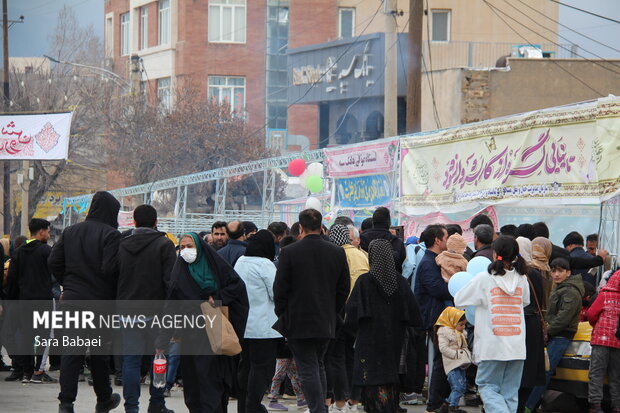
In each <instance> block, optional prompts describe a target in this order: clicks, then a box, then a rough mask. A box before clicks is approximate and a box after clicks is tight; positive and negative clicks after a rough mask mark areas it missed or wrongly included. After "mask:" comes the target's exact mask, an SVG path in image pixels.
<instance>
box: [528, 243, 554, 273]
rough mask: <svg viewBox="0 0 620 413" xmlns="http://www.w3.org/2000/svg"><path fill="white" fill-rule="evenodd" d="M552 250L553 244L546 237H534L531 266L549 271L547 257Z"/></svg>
mask: <svg viewBox="0 0 620 413" xmlns="http://www.w3.org/2000/svg"><path fill="white" fill-rule="evenodd" d="M552 252H553V244H551V241H549V240H548V239H547V238H544V237H536V238H534V241H532V267H534V268H536V269H538V270H540V271H547V272H549V271H551V268H549V259H550V258H551V253H552Z"/></svg>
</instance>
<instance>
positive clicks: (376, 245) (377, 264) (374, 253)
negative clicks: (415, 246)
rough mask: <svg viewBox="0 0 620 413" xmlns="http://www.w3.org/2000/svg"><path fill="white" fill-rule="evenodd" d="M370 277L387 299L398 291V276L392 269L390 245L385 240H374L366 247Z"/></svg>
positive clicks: (392, 260)
mask: <svg viewBox="0 0 620 413" xmlns="http://www.w3.org/2000/svg"><path fill="white" fill-rule="evenodd" d="M368 261H369V263H370V275H372V277H373V278H374V279H375V281H376V282H377V284H379V287H381V290H383V292H384V293H385V294H386V295H387V296H388V297H389V296H391V295H392V294H394V293H395V292H396V290H397V289H398V282H397V278H396V277H398V276H399V274H398V273H397V272H396V270H395V269H394V255H393V254H392V244H391V243H390V241H388V240H386V239H376V240H373V241H371V242H370V245H369V246H368Z"/></svg>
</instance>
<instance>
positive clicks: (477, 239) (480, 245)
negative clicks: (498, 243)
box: [472, 224, 495, 261]
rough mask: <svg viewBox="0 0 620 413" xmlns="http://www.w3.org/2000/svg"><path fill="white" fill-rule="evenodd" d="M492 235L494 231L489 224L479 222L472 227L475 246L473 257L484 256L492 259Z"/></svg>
mask: <svg viewBox="0 0 620 413" xmlns="http://www.w3.org/2000/svg"><path fill="white" fill-rule="evenodd" d="M494 235H495V232H494V231H493V227H492V226H490V225H487V224H480V225H478V226H477V227H476V228H474V247H475V248H476V252H475V253H474V257H486V258H488V259H489V260H491V261H493V249H492V248H491V244H492V243H493V236H494ZM472 258H473V257H472Z"/></svg>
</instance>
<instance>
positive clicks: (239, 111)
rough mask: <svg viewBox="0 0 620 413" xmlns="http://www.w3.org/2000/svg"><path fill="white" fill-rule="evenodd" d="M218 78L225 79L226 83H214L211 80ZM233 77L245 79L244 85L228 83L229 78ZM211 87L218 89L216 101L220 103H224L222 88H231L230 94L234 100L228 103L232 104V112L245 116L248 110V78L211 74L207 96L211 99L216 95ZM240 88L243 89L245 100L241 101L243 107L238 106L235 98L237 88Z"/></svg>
mask: <svg viewBox="0 0 620 413" xmlns="http://www.w3.org/2000/svg"><path fill="white" fill-rule="evenodd" d="M216 78H222V79H224V82H225V84H224V85H218V84H212V83H211V82H212V81H214V80H215V79H216ZM231 79H243V86H240V85H233V84H228V82H229V80H231ZM211 88H216V89H218V96H217V98H216V102H217V103H218V104H223V103H224V102H223V101H222V90H224V89H230V96H231V97H232V102H228V104H229V105H230V113H231V114H235V115H238V116H240V117H245V112H246V109H245V108H246V99H247V79H246V77H245V76H226V75H209V76H208V78H207V96H208V98H209V99H211V98H213V97H214V96H213V95H212V94H211ZM240 88H241V89H243V102H242V103H241V106H242V107H241V108H238V107H237V104H236V100H235V89H240Z"/></svg>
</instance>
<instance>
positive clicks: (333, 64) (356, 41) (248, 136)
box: [246, 0, 385, 138]
mask: <svg viewBox="0 0 620 413" xmlns="http://www.w3.org/2000/svg"><path fill="white" fill-rule="evenodd" d="M384 1H385V0H380V4H379V7H377V10H376V11H375V13H374V14H373V16H372V18H371V19H370V21H369V22H368V24H367V25H366V26H365V27H364V29H363V30H362V31H361V32H360V34H359V35H357V36H356V37H355V40H354V41H353V42H351V44H350V45H349V46H348V47H347V48H346V49H345V50H344V51H343V52H342V53H341V54H340V56H338V58H337V59H335V60H334V62H333V63H332V64H331V65H330V66H329V67H328V68H326V69H325V70H324V71H323V73H321V76H320V77H319V78H318V79H317V80H315V81H314V82H313V83H312V84H310V86H309V87H308V90H306V92H305V93H304V94H303V95H302V96H301V97H299V98H298V99H297V100H295V102H293V103H291V104H289V105H287V106H286V110H287V111H288V109H290V108H291V106H294V105H296V104H298V103H299V102H301V101H302V100H303V99H304V98H305V97H306V96H307V95H308V93H310V91H311V90H312V89H313V88H314V87H315V86H316V85H318V84H319V83H320V82H321V81H322V80H323V77H325V75H326V74H327V73H328V72H329V71H330V70H331V69H332V68H333V67H334V66H336V64H337V63H338V62H339V61H340V59H342V58H343V57H344V55H345V54H346V53H347V52H348V51H349V50H351V49H352V48H353V47H354V46H355V45H357V43H358V42H359V40H360V38H361V37H362V36H363V34H364V32H365V31H366V30H367V29H368V27H370V25H371V24H372V22H373V21H374V20H375V18H376V17H377V15H378V14H379V10H381V7H382V6H383V2H384ZM289 87H290V86H289ZM267 125H269V122H266V123H265V124H264V125H263V126H261V127H260V128H258V129H256V130H255V131H253V132H251V133H250V134H248V135H246V138H250V137H252V136H254V135H255V134H257V133H258V132H260V131H262V130H263V129H265V128H266V127H267Z"/></svg>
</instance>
